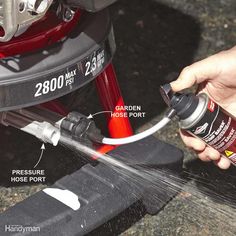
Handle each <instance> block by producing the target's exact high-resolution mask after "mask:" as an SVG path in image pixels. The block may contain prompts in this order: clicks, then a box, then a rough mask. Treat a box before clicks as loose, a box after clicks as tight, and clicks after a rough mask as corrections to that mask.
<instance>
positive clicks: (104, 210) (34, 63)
mask: <svg viewBox="0 0 236 236" xmlns="http://www.w3.org/2000/svg"><path fill="white" fill-rule="evenodd" d="M12 1H16V2H17V3H18V4H19V11H22V12H24V11H25V7H26V6H25V5H24V4H25V2H27V1H23V3H24V4H23V3H22V2H21V0H12ZM115 1H116V0H64V1H52V0H28V2H29V5H28V7H29V8H30V9H33V10H32V11H37V12H41V11H40V9H41V10H42V8H40V9H39V6H40V4H43V5H42V7H45V5H44V4H45V3H50V4H52V5H51V6H50V7H49V8H48V10H47V12H46V14H45V15H43V16H42V17H40V19H38V20H37V21H35V22H33V23H32V24H31V25H27V26H25V25H24V24H23V26H22V25H21V26H18V28H16V25H15V26H14V25H13V26H14V27H15V28H14V27H8V28H7V26H9V25H8V24H7V23H6V24H1V23H2V21H1V9H0V26H2V31H1V34H0V40H1V39H2V42H0V58H1V61H0V112H2V111H11V110H15V109H20V108H26V107H29V106H35V105H40V106H43V107H44V108H46V109H49V110H51V111H54V112H57V113H60V114H61V115H64V116H65V115H67V114H68V112H69V111H68V109H67V107H65V106H63V105H62V104H61V103H60V102H59V101H58V100H57V99H58V98H61V97H62V96H64V95H66V94H69V93H71V92H73V91H76V90H77V89H79V88H81V87H83V86H85V85H86V84H88V83H90V82H92V81H95V85H96V88H97V92H98V95H99V97H100V100H101V105H102V107H103V110H106V111H112V112H117V113H124V112H125V111H120V110H119V111H118V110H117V109H116V107H123V106H124V100H123V97H122V95H121V91H120V88H119V84H118V82H117V79H116V74H115V71H114V68H113V65H112V57H113V55H114V53H115V49H116V46H115V40H114V35H113V29H112V23H111V20H110V17H109V13H108V10H107V9H106V7H107V6H109V5H110V4H111V3H113V2H115ZM58 2H59V5H58ZM4 3H6V1H5V0H0V5H1V4H3V6H4ZM61 3H63V4H62V5H60V4H61ZM22 4H23V5H22ZM33 4H35V5H33ZM31 13H32V12H31ZM31 16H32V17H34V16H35V14H32V15H31ZM20 19H21V18H20ZM21 20H22V19H21ZM3 22H4V21H3ZM4 27H6V28H4ZM13 29H14V30H15V29H17V33H16V34H17V35H15V36H16V37H14V35H13V34H14V32H15V31H14V30H13ZM22 31H23V33H22ZM18 34H20V35H18ZM4 35H5V36H4ZM1 37H2V38H1ZM4 37H5V38H4ZM9 37H11V39H10V40H6V39H9ZM107 127H108V131H109V133H110V136H111V137H113V138H120V137H126V136H130V135H132V134H133V131H132V128H131V125H130V122H129V118H128V117H126V116H125V115H122V114H121V115H120V117H111V116H109V114H107ZM99 151H100V152H102V153H106V152H109V154H111V155H112V156H114V157H116V158H118V159H119V158H120V157H122V156H125V161H130V163H135V164H137V163H141V164H145V165H150V166H152V167H154V166H158V168H159V167H163V168H164V167H167V168H170V169H173V170H177V171H179V170H180V169H181V166H182V152H181V151H179V150H178V149H176V148H174V147H172V146H170V145H168V144H165V143H163V142H161V141H158V140H157V139H155V138H153V137H150V138H148V139H146V140H143V141H140V142H137V143H134V144H130V145H124V146H122V147H118V148H115V147H114V146H107V145H104V146H102V147H100V149H99ZM114 186H117V187H114ZM52 187H55V188H64V189H69V190H71V191H73V192H74V193H75V194H77V196H78V199H79V200H80V202H81V208H80V209H79V210H78V211H73V210H70V211H69V210H68V208H67V207H65V206H63V205H62V204H61V203H59V202H57V201H56V200H55V199H52V198H49V197H48V196H47V195H45V193H43V192H42V191H40V192H38V193H37V194H35V195H33V196H31V197H30V198H29V199H26V200H25V201H23V202H21V203H19V204H17V205H15V206H14V207H12V208H10V209H8V210H7V211H5V212H4V213H2V214H0V221H1V223H2V225H9V224H11V225H34V226H36V225H37V226H39V227H40V228H41V230H40V235H45V236H46V235H49V234H50V235H84V234H85V233H89V232H91V231H92V230H94V229H95V228H97V227H98V226H100V225H102V224H103V223H105V222H107V221H108V220H110V219H111V218H112V217H114V216H116V215H118V214H119V213H121V212H122V211H124V210H125V209H127V208H128V207H130V206H131V205H133V204H135V203H136V202H137V201H140V199H142V202H143V204H144V205H145V208H146V211H147V212H148V213H150V214H154V213H156V212H158V210H159V209H161V208H162V207H163V205H164V203H163V202H161V203H160V202H159V201H158V198H156V199H155V200H154V199H153V198H152V197H151V195H152V191H153V190H152V191H150V189H149V186H138V185H137V184H135V185H134V186H132V185H131V184H129V181H127V180H125V178H124V177H123V176H120V175H119V173H117V172H115V171H113V170H111V169H110V168H109V167H106V166H105V165H103V164H102V163H100V164H98V165H97V166H95V167H94V166H91V165H90V164H87V165H85V166H83V168H81V169H79V170H78V171H76V172H74V173H73V174H71V175H70V176H65V177H63V178H62V179H60V180H58V181H57V182H56V183H55V184H54V185H53V186H52ZM157 194H162V195H163V193H159V192H158V193H154V195H155V196H156V195H157ZM173 195H174V194H172V195H166V202H167V201H169V200H170V198H171V197H172V196H173ZM19 215H20V216H21V217H20V218H19V217H18V216H19ZM84 222H86V225H84ZM1 231H2V229H1V228H0V234H1V235H5V234H4V231H3V232H1ZM30 235H31V234H30Z"/></svg>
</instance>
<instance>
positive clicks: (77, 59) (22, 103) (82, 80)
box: [0, 10, 115, 111]
mask: <svg viewBox="0 0 236 236" xmlns="http://www.w3.org/2000/svg"><path fill="white" fill-rule="evenodd" d="M114 51H115V42H114V37H113V34H112V26H111V21H110V18H109V14H108V12H107V10H103V11H101V12H98V13H93V14H91V13H86V14H85V15H84V16H83V18H82V19H81V20H80V22H79V24H78V26H77V28H76V29H75V30H74V31H73V32H72V33H71V34H70V35H69V37H68V38H67V39H64V40H63V41H62V42H59V43H56V44H55V45H53V46H50V47H48V48H46V49H44V50H40V51H37V52H34V53H30V54H26V55H22V56H20V55H19V56H16V57H11V58H7V59H3V60H1V61H0V111H6V110H13V109H18V108H22V107H27V106H31V105H36V104H39V103H43V102H46V101H49V100H52V99H55V98H58V97H61V96H63V95H65V94H68V93H70V92H72V91H74V90H76V89H78V88H80V87H82V86H83V85H85V84H87V83H88V82H89V81H91V80H92V79H94V78H95V77H96V76H97V75H98V74H99V73H101V71H103V70H104V68H105V67H106V66H107V64H108V63H109V62H110V61H111V59H112V56H113V54H114Z"/></svg>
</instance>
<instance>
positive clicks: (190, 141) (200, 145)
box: [180, 130, 231, 169]
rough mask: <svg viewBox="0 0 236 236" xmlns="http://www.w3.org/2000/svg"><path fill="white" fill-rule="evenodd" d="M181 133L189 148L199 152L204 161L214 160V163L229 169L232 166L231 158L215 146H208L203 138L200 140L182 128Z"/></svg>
mask: <svg viewBox="0 0 236 236" xmlns="http://www.w3.org/2000/svg"><path fill="white" fill-rule="evenodd" d="M180 135H181V138H182V140H183V142H184V143H185V145H186V146H187V147H189V148H192V149H193V150H195V151H196V153H197V154H198V157H199V158H200V159H201V160H202V161H204V162H210V161H214V163H215V164H216V165H217V166H218V167H219V168H221V169H228V168H229V167H230V163H231V162H230V160H229V159H228V158H226V157H224V156H221V154H220V153H219V152H218V151H216V150H215V149H214V148H212V147H209V146H207V145H206V144H205V143H204V142H203V141H202V140H199V139H197V138H195V137H193V136H191V135H190V134H189V133H187V132H186V131H184V130H180Z"/></svg>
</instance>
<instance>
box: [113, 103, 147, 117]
mask: <svg viewBox="0 0 236 236" xmlns="http://www.w3.org/2000/svg"><path fill="white" fill-rule="evenodd" d="M145 116H146V112H144V111H143V109H142V106H140V105H128V106H116V107H115V110H114V112H112V113H111V118H113V117H116V118H121V117H128V118H145Z"/></svg>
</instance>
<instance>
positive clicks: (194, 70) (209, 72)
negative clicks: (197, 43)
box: [170, 54, 220, 92]
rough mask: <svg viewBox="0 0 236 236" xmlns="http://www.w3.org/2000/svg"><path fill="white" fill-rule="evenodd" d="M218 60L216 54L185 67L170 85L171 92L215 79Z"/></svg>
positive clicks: (217, 72)
mask: <svg viewBox="0 0 236 236" xmlns="http://www.w3.org/2000/svg"><path fill="white" fill-rule="evenodd" d="M219 59H220V57H219V55H217V54H216V55H213V56H211V57H208V58H206V59H204V60H201V61H198V62H195V63H194V64H192V65H190V66H187V67H185V68H184V69H183V70H182V72H181V73H180V75H179V77H178V79H177V80H176V81H173V82H171V83H170V85H171V87H172V89H173V91H174V92H178V91H180V90H183V89H186V88H190V87H192V86H193V85H195V84H200V83H202V82H204V81H205V80H210V79H213V78H214V77H216V76H217V75H218V74H219V66H218V64H219Z"/></svg>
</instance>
